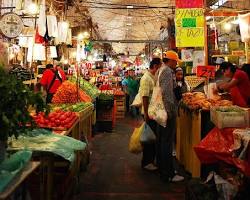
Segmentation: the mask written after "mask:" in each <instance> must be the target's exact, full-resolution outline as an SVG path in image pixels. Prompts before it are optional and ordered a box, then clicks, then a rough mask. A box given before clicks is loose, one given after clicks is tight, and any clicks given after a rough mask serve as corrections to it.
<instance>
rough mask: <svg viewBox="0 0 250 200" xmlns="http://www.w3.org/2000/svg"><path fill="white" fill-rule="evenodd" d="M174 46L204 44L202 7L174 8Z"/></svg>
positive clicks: (198, 45) (200, 45)
mask: <svg viewBox="0 0 250 200" xmlns="http://www.w3.org/2000/svg"><path fill="white" fill-rule="evenodd" d="M175 19H176V21H175V26H176V46H177V47H203V46H204V41H205V38H204V23H205V19H204V9H202V8H192V9H176V13H175Z"/></svg>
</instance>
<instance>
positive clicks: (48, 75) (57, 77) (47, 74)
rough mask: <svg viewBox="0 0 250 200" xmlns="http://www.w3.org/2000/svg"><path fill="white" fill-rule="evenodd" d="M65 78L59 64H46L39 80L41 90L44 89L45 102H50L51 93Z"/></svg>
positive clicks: (52, 93)
mask: <svg viewBox="0 0 250 200" xmlns="http://www.w3.org/2000/svg"><path fill="white" fill-rule="evenodd" d="M65 80H66V76H65V73H64V71H63V70H62V69H61V68H60V67H59V66H55V67H54V66H53V65H52V64H47V65H46V70H45V71H44V72H43V75H42V78H41V80H40V84H41V85H42V86H43V90H44V91H46V103H51V101H52V98H53V95H54V94H55V93H56V91H57V89H58V88H59V86H60V85H61V84H62V82H63V81H65Z"/></svg>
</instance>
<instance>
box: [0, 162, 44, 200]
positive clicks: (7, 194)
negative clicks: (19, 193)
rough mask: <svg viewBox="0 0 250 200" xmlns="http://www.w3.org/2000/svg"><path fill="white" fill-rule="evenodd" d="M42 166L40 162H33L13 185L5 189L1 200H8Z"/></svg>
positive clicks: (0, 197)
mask: <svg viewBox="0 0 250 200" xmlns="http://www.w3.org/2000/svg"><path fill="white" fill-rule="evenodd" d="M39 166H40V162H38V161H31V162H29V163H28V164H27V166H26V167H25V168H24V169H23V170H22V171H21V172H20V174H19V175H17V176H16V177H15V178H14V179H13V180H12V181H11V183H10V184H9V185H8V186H7V188H5V190H4V191H3V192H1V193H0V200H3V199H8V198H9V197H10V196H11V195H12V194H14V192H15V191H16V189H17V188H18V187H19V186H20V185H22V184H23V183H24V182H25V180H26V179H27V178H28V177H29V176H30V175H31V174H32V173H33V172H34V171H35V170H36V169H37V168H38V167H39Z"/></svg>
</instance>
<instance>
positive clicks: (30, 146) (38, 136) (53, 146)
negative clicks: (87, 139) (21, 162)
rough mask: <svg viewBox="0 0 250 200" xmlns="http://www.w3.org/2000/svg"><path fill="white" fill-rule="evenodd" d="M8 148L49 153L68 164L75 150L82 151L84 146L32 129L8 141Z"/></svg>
mask: <svg viewBox="0 0 250 200" xmlns="http://www.w3.org/2000/svg"><path fill="white" fill-rule="evenodd" d="M10 140H11V141H9V146H8V148H9V149H11V150H16V149H17V150H20V149H27V150H31V151H44V152H51V153H54V154H56V155H59V156H61V157H63V158H64V159H66V160H69V161H70V162H73V161H74V159H75V151H76V150H84V149H85V148H86V144H85V143H84V142H81V141H79V140H76V139H74V138H71V137H68V136H63V135H56V134H53V133H52V132H51V131H48V130H45V129H34V130H32V131H29V132H28V133H26V134H23V135H20V136H19V137H18V139H13V138H12V139H10Z"/></svg>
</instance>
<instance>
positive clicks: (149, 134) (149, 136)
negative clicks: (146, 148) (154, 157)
mask: <svg viewBox="0 0 250 200" xmlns="http://www.w3.org/2000/svg"><path fill="white" fill-rule="evenodd" d="M143 124H144V129H143V132H142V134H141V138H140V141H141V143H152V142H154V141H155V140H156V137H155V134H154V132H153V131H152V129H151V128H150V126H149V125H148V124H147V123H145V122H144V123H143Z"/></svg>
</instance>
